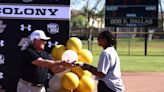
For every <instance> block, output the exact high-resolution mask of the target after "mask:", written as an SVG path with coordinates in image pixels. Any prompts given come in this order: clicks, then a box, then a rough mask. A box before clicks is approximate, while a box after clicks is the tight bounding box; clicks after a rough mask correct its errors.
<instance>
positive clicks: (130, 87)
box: [122, 72, 164, 92]
mask: <svg viewBox="0 0 164 92" xmlns="http://www.w3.org/2000/svg"><path fill="white" fill-rule="evenodd" d="M122 77H123V81H124V85H125V92H164V72H162V73H158V72H142V73H122Z"/></svg>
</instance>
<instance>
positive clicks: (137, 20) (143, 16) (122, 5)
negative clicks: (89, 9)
mask: <svg viewBox="0 0 164 92" xmlns="http://www.w3.org/2000/svg"><path fill="white" fill-rule="evenodd" d="M105 12H106V16H105V26H106V27H109V26H111V27H155V26H158V0H106V7H105Z"/></svg>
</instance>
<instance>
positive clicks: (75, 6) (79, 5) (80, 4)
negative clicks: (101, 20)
mask: <svg viewBox="0 0 164 92" xmlns="http://www.w3.org/2000/svg"><path fill="white" fill-rule="evenodd" d="M76 1H77V3H75V4H73V5H71V9H76V10H80V9H81V8H82V7H83V6H85V5H86V2H85V1H87V0H84V1H81V0H76ZM94 3H96V0H89V5H90V7H93V5H94ZM104 4H105V0H101V4H100V5H99V9H101V8H102V7H103V5H104ZM161 4H162V9H163V11H164V0H161Z"/></svg>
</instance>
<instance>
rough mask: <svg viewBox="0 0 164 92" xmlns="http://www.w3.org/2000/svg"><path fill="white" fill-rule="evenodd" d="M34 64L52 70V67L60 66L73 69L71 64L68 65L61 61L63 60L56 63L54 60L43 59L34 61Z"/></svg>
mask: <svg viewBox="0 0 164 92" xmlns="http://www.w3.org/2000/svg"><path fill="white" fill-rule="evenodd" d="M32 64H34V65H37V66H41V67H45V68H52V67H55V66H59V65H62V66H65V67H71V64H70V63H67V62H65V61H61V60H58V61H54V60H49V59H43V58H41V57H39V58H37V59H36V60H34V61H32Z"/></svg>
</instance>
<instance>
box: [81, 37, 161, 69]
mask: <svg viewBox="0 0 164 92" xmlns="http://www.w3.org/2000/svg"><path fill="white" fill-rule="evenodd" d="M92 43H93V44H92V50H91V51H92V54H93V58H94V59H93V63H92V65H94V66H97V62H98V59H99V55H100V53H101V51H102V48H101V47H99V46H98V45H97V41H96V40H94V41H93V42H92ZM87 46H88V44H87V42H86V41H83V48H86V49H87V48H88V47H87ZM117 52H118V54H119V56H120V60H121V70H122V71H123V72H164V40H153V41H148V51H147V56H145V55H144V40H143V39H118V42H117Z"/></svg>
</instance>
